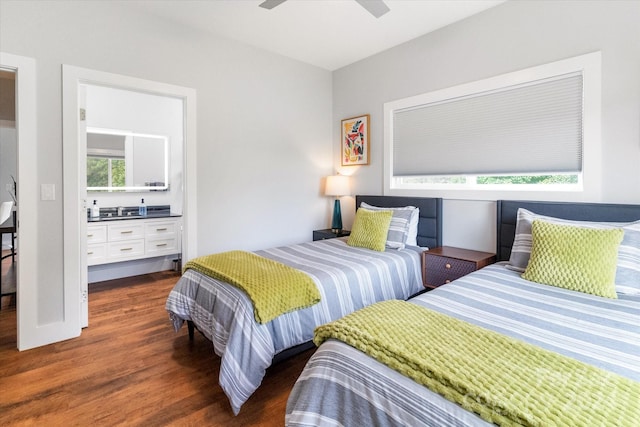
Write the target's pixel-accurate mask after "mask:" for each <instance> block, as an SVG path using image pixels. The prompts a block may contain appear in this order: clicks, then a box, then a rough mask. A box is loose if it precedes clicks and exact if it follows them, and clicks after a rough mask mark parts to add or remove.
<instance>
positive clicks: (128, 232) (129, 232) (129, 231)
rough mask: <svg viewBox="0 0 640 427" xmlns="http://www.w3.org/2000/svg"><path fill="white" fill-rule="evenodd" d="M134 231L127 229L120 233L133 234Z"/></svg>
mask: <svg viewBox="0 0 640 427" xmlns="http://www.w3.org/2000/svg"><path fill="white" fill-rule="evenodd" d="M131 233H133V230H126V231H121V232H120V234H131Z"/></svg>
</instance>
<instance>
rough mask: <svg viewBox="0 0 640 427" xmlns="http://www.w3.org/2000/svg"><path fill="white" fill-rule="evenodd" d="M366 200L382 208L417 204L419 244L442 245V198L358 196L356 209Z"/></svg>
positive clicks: (430, 246)
mask: <svg viewBox="0 0 640 427" xmlns="http://www.w3.org/2000/svg"><path fill="white" fill-rule="evenodd" d="M362 202H365V203H368V204H370V205H372V206H379V207H381V208H400V207H403V206H415V207H417V208H418V209H420V219H419V222H418V238H417V240H418V246H421V247H427V248H435V247H437V246H442V199H441V198H438V197H403V196H356V210H357V209H358V206H360V203H362Z"/></svg>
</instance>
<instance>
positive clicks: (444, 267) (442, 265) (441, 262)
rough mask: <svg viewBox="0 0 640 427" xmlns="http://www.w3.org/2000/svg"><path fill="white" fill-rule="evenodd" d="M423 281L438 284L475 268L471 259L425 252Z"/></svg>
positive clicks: (428, 283) (454, 278)
mask: <svg viewBox="0 0 640 427" xmlns="http://www.w3.org/2000/svg"><path fill="white" fill-rule="evenodd" d="M424 260H425V266H424V267H425V283H426V284H427V285H430V286H440V285H444V284H445V283H449V282H451V281H453V280H456V279H459V278H460V277H462V276H465V275H467V274H469V273H471V272H473V271H475V270H476V269H477V264H476V263H475V262H473V261H465V260H461V259H456V258H449V257H443V256H437V255H429V254H425V258H424Z"/></svg>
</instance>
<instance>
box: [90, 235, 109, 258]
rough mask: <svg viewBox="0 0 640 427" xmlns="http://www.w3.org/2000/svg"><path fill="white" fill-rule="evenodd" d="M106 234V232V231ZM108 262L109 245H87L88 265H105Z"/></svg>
mask: <svg viewBox="0 0 640 427" xmlns="http://www.w3.org/2000/svg"><path fill="white" fill-rule="evenodd" d="M105 233H106V230H105ZM106 261H107V244H106V243H102V244H91V245H87V265H97V264H104V263H105V262H106Z"/></svg>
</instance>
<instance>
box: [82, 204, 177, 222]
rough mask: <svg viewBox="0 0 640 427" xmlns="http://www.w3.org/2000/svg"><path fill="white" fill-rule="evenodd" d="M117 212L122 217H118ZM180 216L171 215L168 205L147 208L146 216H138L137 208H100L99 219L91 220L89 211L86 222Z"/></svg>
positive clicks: (89, 211) (88, 211)
mask: <svg viewBox="0 0 640 427" xmlns="http://www.w3.org/2000/svg"><path fill="white" fill-rule="evenodd" d="M118 211H121V212H122V215H118ZM181 216H182V215H181V214H175V213H171V206H169V205H155V206H153V205H152V206H147V214H146V215H138V206H120V207H109V208H100V217H98V218H91V210H90V209H88V210H87V222H89V223H91V222H105V221H121V220H126V219H153V218H177V217H181Z"/></svg>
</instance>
